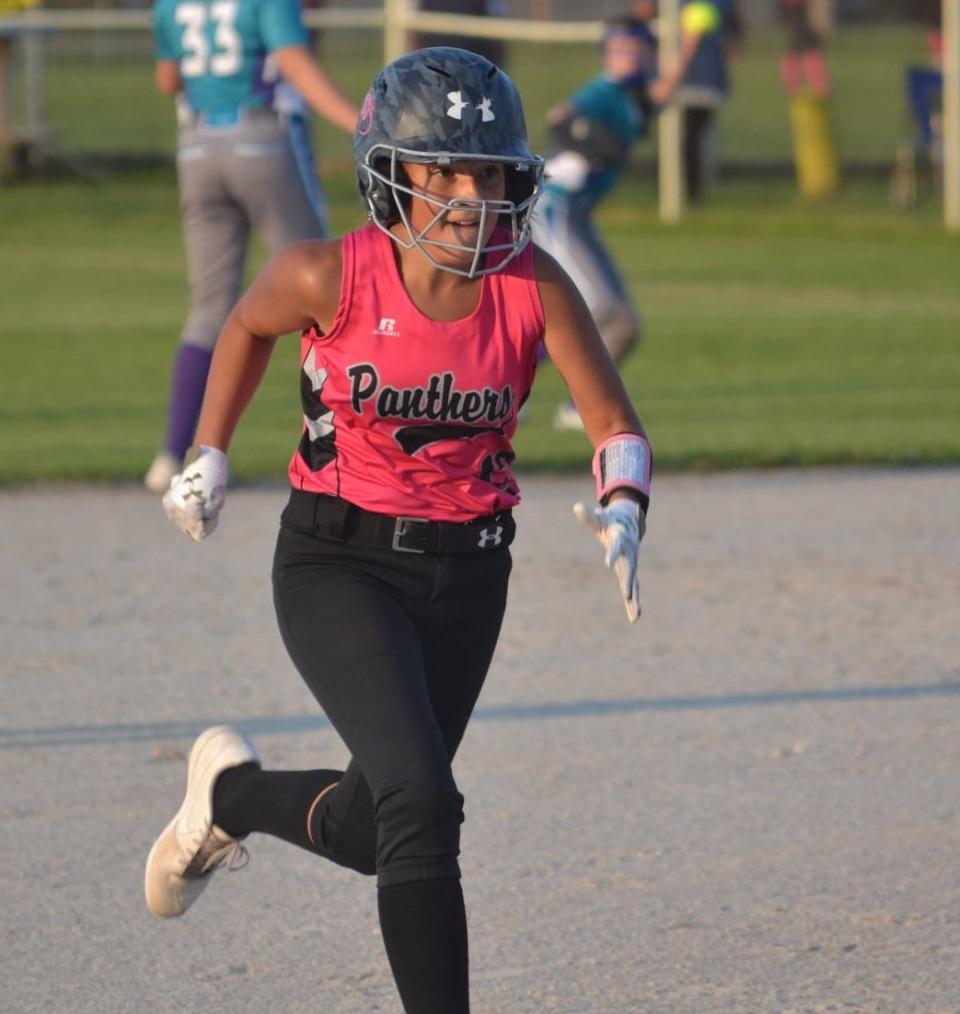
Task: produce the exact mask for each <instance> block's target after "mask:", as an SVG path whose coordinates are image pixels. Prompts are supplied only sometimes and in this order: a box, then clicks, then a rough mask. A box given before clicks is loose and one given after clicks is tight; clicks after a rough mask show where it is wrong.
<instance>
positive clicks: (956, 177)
mask: <svg viewBox="0 0 960 1014" xmlns="http://www.w3.org/2000/svg"><path fill="white" fill-rule="evenodd" d="M943 222H944V225H945V226H946V227H947V229H949V230H950V231H951V232H960V0H943Z"/></svg>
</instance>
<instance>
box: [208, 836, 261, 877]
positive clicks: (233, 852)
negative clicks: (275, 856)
mask: <svg viewBox="0 0 960 1014" xmlns="http://www.w3.org/2000/svg"><path fill="white" fill-rule="evenodd" d="M248 862H250V853H249V852H248V851H247V850H246V848H244V846H243V845H241V844H240V842H238V841H229V842H227V843H226V845H222V846H221V847H220V848H218V849H216V850H215V851H213V852H211V853H210V856H209V858H208V859H207V861H206V862H205V863H204V864H203V866H201V867H200V872H201V873H209V872H210V871H211V870H215V869H217V867H220V866H226V868H227V872H228V873H232V872H233V871H234V870H242V869H243V868H244V866H246V865H247V863H248Z"/></svg>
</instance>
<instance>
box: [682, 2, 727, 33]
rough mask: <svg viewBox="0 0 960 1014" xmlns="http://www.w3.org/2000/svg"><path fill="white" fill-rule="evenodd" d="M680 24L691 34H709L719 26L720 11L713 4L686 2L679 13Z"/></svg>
mask: <svg viewBox="0 0 960 1014" xmlns="http://www.w3.org/2000/svg"><path fill="white" fill-rule="evenodd" d="M680 25H681V27H682V28H683V30H684V31H685V32H690V34H691V35H709V34H710V33H711V32H715V31H716V30H717V29H718V28H719V27H720V12H719V11H718V10H717V8H716V7H714V6H713V4H708V3H702V2H698V3H693V4H687V6H686V7H684V8H683V11H681V13H680Z"/></svg>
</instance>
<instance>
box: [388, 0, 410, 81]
mask: <svg viewBox="0 0 960 1014" xmlns="http://www.w3.org/2000/svg"><path fill="white" fill-rule="evenodd" d="M406 15H407V0H383V64H384V66H386V65H387V64H388V63H393V61H394V60H396V59H397V57H399V56H403V54H404V53H405V52H406V51H407V24H406V22H407V18H406Z"/></svg>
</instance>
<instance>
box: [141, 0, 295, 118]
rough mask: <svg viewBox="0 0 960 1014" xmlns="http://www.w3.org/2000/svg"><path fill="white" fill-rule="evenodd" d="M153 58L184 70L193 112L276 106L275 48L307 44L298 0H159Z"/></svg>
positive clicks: (154, 8)
mask: <svg viewBox="0 0 960 1014" xmlns="http://www.w3.org/2000/svg"><path fill="white" fill-rule="evenodd" d="M153 34H154V54H155V56H156V58H157V59H158V60H174V61H176V62H177V64H178V65H179V67H180V74H181V76H182V78H183V84H184V91H185V92H186V98H187V101H188V102H189V103H190V108H191V109H192V110H193V111H194V112H195V113H203V114H208V115H209V114H217V113H228V112H231V111H233V110H236V109H244V108H251V107H258V106H266V107H270V106H272V104H273V91H274V87H275V84H276V78H277V75H276V72H275V71H274V69H273V68H272V66H271V64H270V62H269V61H268V59H267V58H268V56H269V54H270V53H272V52H273V51H274V50H275V49H282V48H283V47H285V46H298V45H305V44H306V42H307V31H306V28H305V27H304V24H303V18H302V16H301V13H300V3H299V0H158V2H157V3H156V4H155V5H154V7H153Z"/></svg>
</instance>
